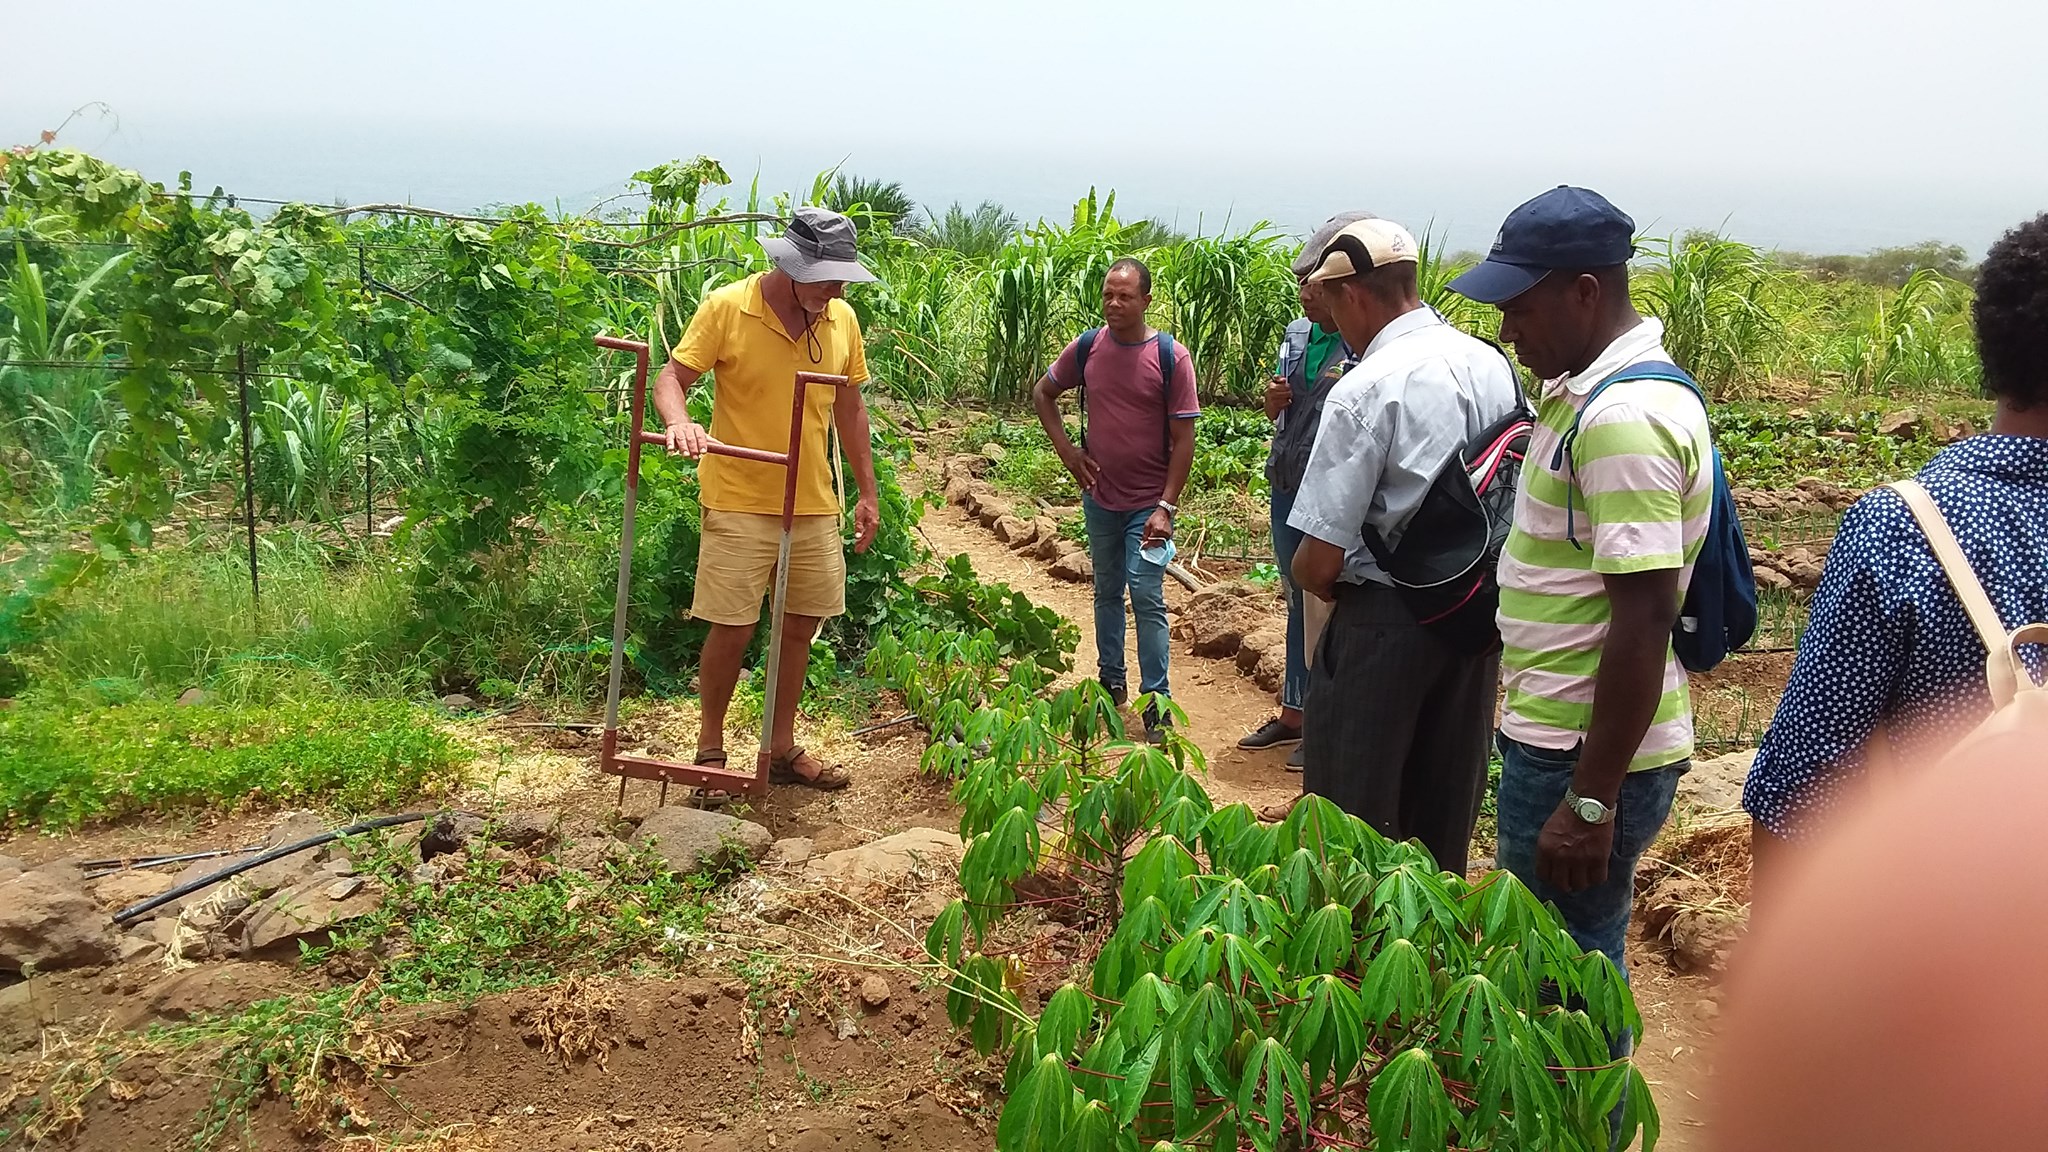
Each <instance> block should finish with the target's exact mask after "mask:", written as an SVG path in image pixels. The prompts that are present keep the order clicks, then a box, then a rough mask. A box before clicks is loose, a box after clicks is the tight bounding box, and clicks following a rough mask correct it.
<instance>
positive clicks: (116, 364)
mask: <svg viewBox="0 0 2048 1152" xmlns="http://www.w3.org/2000/svg"><path fill="white" fill-rule="evenodd" d="M0 366H8V367H20V368H97V369H102V370H104V371H108V372H140V371H142V370H143V369H144V368H147V367H149V365H146V364H137V363H134V362H133V361H129V360H0ZM164 369H165V371H168V372H190V373H196V374H198V375H202V376H235V377H241V376H247V377H249V378H250V379H252V380H297V381H298V382H300V383H302V384H310V383H313V381H311V380H308V379H306V378H305V377H304V376H293V375H291V374H289V373H285V372H258V371H249V372H240V371H237V370H236V369H235V368H234V367H233V366H232V365H231V366H228V367H225V368H216V367H214V366H213V365H211V364H167V365H164Z"/></svg>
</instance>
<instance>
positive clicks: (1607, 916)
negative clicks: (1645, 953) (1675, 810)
mask: <svg viewBox="0 0 2048 1152" xmlns="http://www.w3.org/2000/svg"><path fill="white" fill-rule="evenodd" d="M1495 742H1496V744H1497V745H1498V747H1499V748H1500V758H1501V770H1500V797H1499V801H1498V805H1499V811H1500V836H1499V839H1500V846H1499V849H1498V851H1497V854H1496V856H1495V860H1496V861H1497V862H1498V863H1499V865H1500V866H1501V867H1502V868H1505V869H1507V870H1508V871H1509V872H1512V873H1514V875H1515V878H1516V879H1517V880H1520V881H1521V882H1522V883H1523V884H1524V885H1525V886H1527V887H1528V889H1529V891H1531V892H1533V893H1535V895H1536V898H1537V899H1538V900H1542V901H1544V902H1546V903H1549V904H1555V905H1557V910H1558V912H1559V913H1561V914H1562V915H1563V916H1564V926H1565V930H1566V931H1568V932H1570V933H1571V935H1572V939H1573V940H1575V941H1577V942H1578V945H1579V947H1581V948H1583V949H1585V950H1586V951H1588V952H1599V953H1602V954H1604V955H1605V956H1606V957H1607V958H1608V959H1609V960H1612V961H1614V966H1615V967H1616V968H1618V969H1620V971H1621V978H1622V979H1623V980H1627V979H1628V964H1627V963H1625V962H1624V960H1623V951H1624V949H1625V948H1626V946H1627V943H1628V918H1629V911H1630V910H1631V909H1632V908H1633V907H1634V905H1635V887H1636V863H1637V862H1638V861H1639V860H1641V859H1642V855H1643V852H1644V851H1645V850H1646V849H1648V848H1649V846H1650V841H1652V840H1655V839H1656V838H1657V833H1658V832H1659V831H1661V830H1662V829H1663V827H1664V821H1665V819H1666V818H1667V817H1669V816H1670V815H1671V801H1672V798H1673V797H1675V796H1676V795H1677V794H1678V778H1679V777H1680V776H1683V775H1685V771H1686V769H1688V768H1690V767H1691V766H1692V765H1691V763H1690V762H1688V761H1684V760H1681V761H1679V762H1678V763H1676V764H1671V765H1668V766H1666V767H1663V768H1653V769H1651V770H1649V771H1646V772H1631V773H1629V774H1628V778H1627V779H1626V780H1624V781H1622V785H1621V799H1620V802H1619V803H1618V804H1617V806H1616V810H1615V816H1614V849H1613V853H1612V855H1610V856H1609V857H1608V859H1607V879H1606V881H1605V882H1604V883H1602V884H1600V885H1598V886H1596V887H1593V888H1588V889H1585V890H1583V891H1579V892H1563V891H1560V890H1558V889H1557V888H1554V887H1552V886H1551V885H1549V884H1546V883H1544V882H1543V880H1542V879H1540V878H1539V877H1538V876H1537V875H1536V837H1537V834H1538V833H1540V832H1542V831H1543V825H1544V824H1545V822H1547V821H1548V820H1549V819H1550V815H1551V813H1553V812H1555V811H1557V806H1558V805H1559V804H1560V803H1562V802H1563V801H1564V792H1565V789H1566V788H1567V787H1569V786H1570V785H1571V782H1572V770H1573V769H1574V768H1576V767H1577V766H1578V763H1579V750H1578V749H1577V748H1572V749H1570V750H1568V751H1562V752H1561V751H1558V750H1557V749H1555V748H1537V747H1533V746H1531V745H1528V744H1524V743H1522V742H1520V741H1518V740H1511V739H1509V738H1508V737H1507V736H1505V735H1497V736H1496V738H1495Z"/></svg>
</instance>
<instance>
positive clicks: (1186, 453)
mask: <svg viewBox="0 0 2048 1152" xmlns="http://www.w3.org/2000/svg"><path fill="white" fill-rule="evenodd" d="M1151 303H1152V272H1151V270H1150V269H1148V268H1146V267H1145V265H1144V264H1143V263H1142V262H1140V261H1138V260H1134V259H1131V258H1129V257H1125V258H1124V259H1122V260H1119V261H1117V262H1116V263H1114V264H1112V265H1110V266H1109V274H1108V275H1106V276H1104V277H1103V278H1102V319H1103V326H1102V327H1101V328H1098V329H1096V330H1095V331H1093V332H1091V333H1085V334H1083V335H1082V337H1081V338H1080V339H1078V340H1076V341H1074V342H1073V343H1072V344H1069V345H1067V348H1066V351H1064V352H1062V353H1060V358H1059V359H1058V360H1057V361H1055V362H1054V363H1053V366H1052V369H1051V371H1049V372H1047V373H1046V374H1045V377H1044V378H1043V379H1041V380H1039V382H1038V385H1037V387H1035V388H1033V389H1032V390H1031V403H1032V405H1033V406H1034V407H1035V408H1037V409H1038V422H1039V423H1041V424H1043V425H1045V434H1046V436H1048V437H1049V438H1051V440H1052V446H1053V449H1054V450H1055V451H1057V452H1058V453H1059V455H1060V461H1061V462H1062V463H1064V464H1065V465H1066V466H1067V471H1069V472H1072V473H1073V474H1074V479H1075V481H1077V482H1078V483H1079V484H1080V485H1081V493H1082V496H1081V505H1082V508H1083V510H1084V511H1085V512H1086V514H1087V520H1088V551H1089V554H1090V558H1091V559H1092V561H1093V562H1094V566H1095V648H1096V660H1097V669H1098V675H1099V677H1100V679H1101V681H1102V686H1103V687H1104V688H1107V689H1109V693H1110V695H1111V696H1112V697H1114V698H1115V700H1116V702H1117V703H1118V704H1122V703H1124V701H1125V699H1126V696H1127V688H1126V682H1125V679H1124V593H1125V591H1126V590H1128V591H1129V592H1130V597H1131V614H1132V615H1133V616H1135V617H1136V618H1137V621H1138V676H1139V682H1138V690H1139V691H1141V692H1146V693H1151V694H1155V695H1159V696H1166V695H1170V694H1171V693H1170V691H1169V689H1168V687H1167V680H1166V664H1167V657H1168V654H1169V651H1170V642H1169V640H1168V639H1167V634H1166V590H1165V587H1164V585H1163V583H1162V579H1161V578H1162V577H1163V576H1164V575H1165V574H1166V562H1167V559H1168V554H1167V552H1166V549H1167V548H1168V547H1169V545H1170V542H1171V541H1172V540H1173V517H1174V513H1175V512H1177V511H1178V509H1177V508H1176V507H1175V505H1176V504H1177V503H1178V502H1179V500H1180V490H1181V487H1182V485H1184V484H1186V483H1187V479H1188V466H1189V465H1191V464H1192V463H1194V459H1195V417H1196V415H1198V414H1199V413H1200V411H1201V405H1200V404H1199V403H1198V402H1197V401H1196V399H1195V362H1194V360H1193V358H1192V357H1190V356H1189V355H1188V351H1187V349H1186V348H1183V347H1181V346H1180V345H1179V344H1178V343H1177V342H1175V341H1174V339H1173V337H1171V336H1168V335H1167V334H1165V333H1164V332H1159V331H1156V330H1154V329H1152V328H1148V327H1146V325H1145V309H1146V308H1148V307H1150V306H1151ZM1084 342H1086V347H1087V351H1086V353H1085V365H1084V362H1083V361H1084V353H1083V352H1082V347H1083V343H1084ZM1168 357H1170V358H1171V361H1172V369H1171V371H1170V372H1168V371H1167V370H1166V367H1165V363H1164V361H1165V359H1166V358H1168ZM1084 375H1085V376H1086V380H1083V376H1084ZM1169 376H1170V377H1171V378H1170V379H1169V378H1168V377H1169ZM1083 386H1085V389H1086V390H1085V391H1084V392H1083V393H1082V397H1083V399H1082V406H1083V413H1084V424H1083V427H1082V442H1083V445H1085V447H1084V446H1078V445H1076V444H1075V443H1074V442H1073V441H1072V440H1070V439H1068V437H1067V430H1066V426H1065V424H1064V423H1063V422H1062V421H1061V420H1060V412H1059V396H1060V393H1062V392H1065V391H1067V390H1068V389H1071V388H1077V387H1083ZM1163 723H1164V718H1163V717H1162V715H1161V714H1160V713H1159V711H1158V710H1157V709H1154V708H1150V707H1148V708H1147V709H1146V710H1145V735H1146V738H1147V739H1150V740H1152V741H1153V742H1155V743H1156V742H1158V740H1159V738H1160V728H1161V726H1162V725H1163Z"/></svg>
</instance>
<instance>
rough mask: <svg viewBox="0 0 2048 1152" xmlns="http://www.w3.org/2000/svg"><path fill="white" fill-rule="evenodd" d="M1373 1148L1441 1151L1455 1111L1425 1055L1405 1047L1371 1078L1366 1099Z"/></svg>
mask: <svg viewBox="0 0 2048 1152" xmlns="http://www.w3.org/2000/svg"><path fill="white" fill-rule="evenodd" d="M1365 1107H1366V1114H1367V1115H1368V1116H1369V1117H1371V1119H1372V1131H1373V1135H1374V1136H1375V1137H1377V1138H1378V1143H1377V1147H1378V1148H1380V1149H1383V1150H1384V1152H1444V1149H1445V1148H1446V1147H1448V1145H1449V1135H1450V1130H1451V1123H1452V1121H1453V1120H1454V1119H1455V1118H1456V1115H1457V1108H1456V1106H1455V1105H1454V1104H1452V1103H1451V1098H1450V1095H1449V1093H1447V1092H1445V1091H1444V1081H1443V1077H1442V1075H1440V1074H1439V1073H1438V1072H1437V1068H1436V1064H1435V1062H1434V1061H1432V1060H1431V1059H1430V1056H1429V1053H1428V1052H1427V1051H1425V1050H1424V1049H1421V1048H1408V1049H1404V1050H1403V1051H1401V1052H1399V1053H1397V1054H1396V1055H1395V1056H1394V1057H1393V1058H1392V1059H1391V1060H1388V1061H1387V1063H1386V1066H1385V1067H1383V1068H1381V1069H1380V1073H1379V1075H1378V1076H1376V1077H1374V1078H1373V1082H1372V1087H1371V1089H1370V1090H1369V1091H1368V1092H1367V1095H1366V1104H1365Z"/></svg>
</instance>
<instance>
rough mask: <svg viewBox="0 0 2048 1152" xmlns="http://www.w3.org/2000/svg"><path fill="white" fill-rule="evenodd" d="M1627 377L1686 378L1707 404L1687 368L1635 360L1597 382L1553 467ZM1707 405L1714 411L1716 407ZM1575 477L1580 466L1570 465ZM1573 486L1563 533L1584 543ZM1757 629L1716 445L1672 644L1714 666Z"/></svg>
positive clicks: (1737, 524) (1750, 581) (1699, 664)
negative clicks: (1706, 507) (1702, 530)
mask: <svg viewBox="0 0 2048 1152" xmlns="http://www.w3.org/2000/svg"><path fill="white" fill-rule="evenodd" d="M1625 380H1665V381H1669V382H1670V383H1673V384H1683V385H1685V386H1686V387H1687V388H1690V389H1692V394H1693V395H1695V396H1697V397H1699V400H1700V405H1701V406H1702V407H1706V406H1707V394H1706V393H1705V392H1703V391H1701V389H1700V386H1699V383H1698V382H1697V381H1695V380H1694V379H1693V378H1692V377H1691V376H1688V375H1686V372H1685V369H1683V368H1680V367H1679V366H1678V365H1676V364H1672V363H1668V362H1666V361H1661V360H1646V361H1644V362H1642V363H1640V364H1635V365H1631V366H1630V367H1628V368H1625V369H1623V370H1622V371H1620V372H1617V373H1615V374H1614V375H1612V376H1609V377H1608V378H1607V379H1605V380H1602V381H1601V382H1600V383H1598V384H1596V385H1594V386H1593V390H1592V391H1591V392H1589V393H1587V395H1586V402H1585V403H1584V404H1582V405H1580V406H1579V415H1578V416H1576V417H1573V418H1572V426H1571V428H1570V429H1569V430H1567V431H1566V432H1565V434H1564V438H1563V439H1562V440H1559V441H1558V444H1557V452H1556V454H1555V455H1553V456H1552V457H1551V460H1550V468H1551V471H1553V472H1554V471H1556V470H1558V469H1559V468H1562V467H1564V466H1565V463H1566V462H1567V461H1568V460H1570V459H1571V451H1572V444H1573V443H1574V442H1575V441H1577V440H1578V437H1579V420H1580V419H1582V418H1584V416H1585V414H1586V410H1587V409H1589V408H1591V407H1592V406H1593V401H1594V400H1595V399H1597V398H1598V397H1599V395H1600V394H1601V393H1602V392H1605V391H1607V389H1608V388H1610V387H1612V386H1614V385H1616V384H1620V383H1622V382H1623V381H1625ZM1708 411H1709V412H1710V413H1711V411H1712V409H1711V408H1709V409H1708ZM1572 481H1573V484H1574V485H1576V484H1577V481H1578V468H1577V466H1576V465H1574V466H1573V467H1572ZM1570 492H1571V489H1569V488H1568V489H1566V496H1565V511H1564V514H1565V539H1567V540H1569V541H1571V545H1572V547H1574V548H1582V547H1584V545H1582V544H1580V543H1579V538H1578V535H1577V534H1576V531H1575V525H1574V522H1573V516H1572V498H1571V495H1570ZM1755 634H1756V571H1755V569H1753V568H1751V567H1750V564H1749V542H1748V541H1747V540H1745V539H1743V536H1742V521H1741V519H1740V518H1739V517H1738V516H1737V514H1736V510H1735V496H1734V494H1733V493H1732V492H1730V491H1729V490H1728V474H1727V473H1726V472H1724V471H1723V470H1722V468H1721V450H1720V449H1719V448H1715V449H1714V505H1713V511H1712V512H1711V513H1710V514H1709V517H1708V521H1707V535H1706V539H1704V540H1702V541H1700V554H1699V557H1698V558H1697V559H1696V560H1694V561H1693V566H1692V584H1691V585H1690V586H1689V587H1687V588H1686V590H1685V605H1684V606H1683V607H1681V608H1680V609H1679V610H1678V623H1677V625H1675V626H1674V627H1673V628H1672V629H1671V650H1672V652H1673V653H1674V654H1676V655H1677V657H1678V662H1679V663H1680V664H1683V665H1685V667H1686V668H1687V669H1689V670H1690V671H1693V672H1707V671H1711V670H1712V669H1713V668H1714V667H1715V666H1716V665H1718V664H1720V663H1721V661H1722V659H1723V658H1724V657H1726V656H1727V655H1728V653H1730V652H1732V651H1734V650H1735V649H1737V648H1740V647H1742V646H1743V645H1744V644H1747V643H1749V640H1750V637H1752V636H1754V635H1755Z"/></svg>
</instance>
